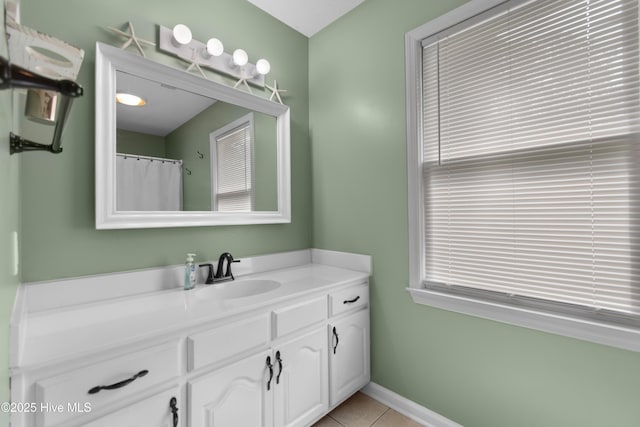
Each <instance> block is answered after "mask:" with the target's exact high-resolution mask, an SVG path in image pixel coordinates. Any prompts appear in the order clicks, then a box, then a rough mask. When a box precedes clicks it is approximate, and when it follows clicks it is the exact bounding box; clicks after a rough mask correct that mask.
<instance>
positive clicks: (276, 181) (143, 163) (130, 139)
mask: <svg viewBox="0 0 640 427" xmlns="http://www.w3.org/2000/svg"><path fill="white" fill-rule="evenodd" d="M96 88H97V93H96V227H97V228H145V227H174V226H194V225H224V224H257V223H278V222H289V221H290V182H289V179H290V178H289V109H288V107H286V106H283V105H280V104H277V103H274V102H271V101H269V100H267V99H264V98H260V97H258V96H254V95H252V94H248V93H245V92H243V91H240V90H237V89H234V88H231V87H228V86H224V85H221V84H218V83H215V82H212V81H209V80H206V79H203V78H201V77H198V76H195V75H192V74H189V73H186V72H184V71H181V70H176V69H173V68H170V67H167V66H165V65H162V64H158V63H156V62H153V61H151V60H149V59H146V58H142V57H139V56H135V55H132V54H130V53H128V52H124V51H121V50H119V49H116V48H113V47H111V46H107V45H103V44H101V43H98V44H97V46H96ZM116 93H129V94H135V95H137V96H139V97H140V98H141V99H142V100H143V101H141V102H140V103H143V104H144V105H142V106H131V105H125V104H123V103H119V102H116Z"/></svg>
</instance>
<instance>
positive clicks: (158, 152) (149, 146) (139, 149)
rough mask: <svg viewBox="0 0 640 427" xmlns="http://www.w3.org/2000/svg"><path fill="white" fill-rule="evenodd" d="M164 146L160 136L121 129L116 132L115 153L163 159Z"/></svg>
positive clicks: (164, 143) (164, 153)
mask: <svg viewBox="0 0 640 427" xmlns="http://www.w3.org/2000/svg"><path fill="white" fill-rule="evenodd" d="M165 145H166V142H165V140H164V138H163V137H161V136H157V135H151V134H147V133H140V132H133V131H130V130H123V129H118V130H117V131H116V153H126V154H138V155H140V156H151V157H163V158H164V157H165V156H166V148H165Z"/></svg>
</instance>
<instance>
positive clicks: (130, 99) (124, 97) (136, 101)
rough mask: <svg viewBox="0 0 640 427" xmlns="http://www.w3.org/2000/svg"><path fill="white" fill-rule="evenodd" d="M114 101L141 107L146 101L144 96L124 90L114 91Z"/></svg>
mask: <svg viewBox="0 0 640 427" xmlns="http://www.w3.org/2000/svg"><path fill="white" fill-rule="evenodd" d="M116 101H117V102H118V103H119V104H122V105H128V106H130V107H142V106H143V105H146V104H147V101H146V100H145V99H144V98H141V97H139V96H138V95H134V94H132V93H126V92H118V93H116Z"/></svg>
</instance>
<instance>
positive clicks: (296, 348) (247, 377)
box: [188, 328, 329, 427]
mask: <svg viewBox="0 0 640 427" xmlns="http://www.w3.org/2000/svg"><path fill="white" fill-rule="evenodd" d="M328 383H329V377H328V359H327V341H326V339H325V333H324V328H318V329H317V330H316V331H314V332H312V333H308V334H305V335H303V336H301V337H299V338H296V339H294V340H292V341H290V342H287V343H284V344H282V345H280V346H278V347H277V349H275V348H269V349H267V350H264V351H261V352H259V353H257V354H255V355H253V356H250V357H246V358H244V359H242V360H241V361H239V362H236V363H232V364H231V365H229V366H225V367H223V368H220V369H218V370H216V371H214V372H212V373H210V374H207V375H203V376H201V377H198V378H196V379H194V380H193V381H190V382H189V384H188V390H189V393H188V396H189V419H190V426H191V427H214V426H215V427H217V426H229V427H233V426H255V427H272V426H278V427H285V426H306V425H310V424H311V422H312V421H314V420H315V419H317V418H319V417H321V416H322V415H324V414H325V413H326V412H327V410H328V407H329V399H328Z"/></svg>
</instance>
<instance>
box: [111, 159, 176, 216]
mask: <svg viewBox="0 0 640 427" xmlns="http://www.w3.org/2000/svg"><path fill="white" fill-rule="evenodd" d="M116 177H117V183H116V185H117V190H116V197H117V200H116V209H117V210H118V211H181V210H182V160H173V159H162V158H157V157H147V156H138V155H133V156H132V155H130V154H129V155H127V154H120V153H118V154H117V155H116Z"/></svg>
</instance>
